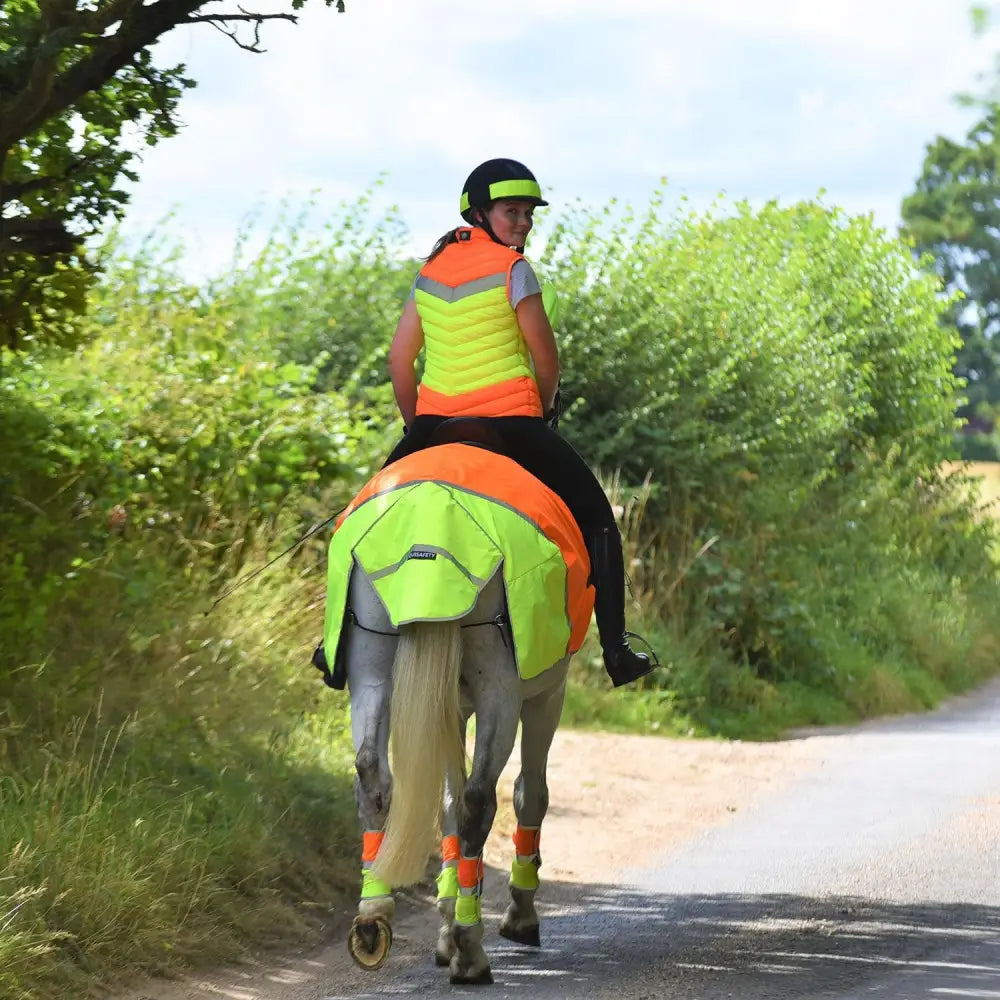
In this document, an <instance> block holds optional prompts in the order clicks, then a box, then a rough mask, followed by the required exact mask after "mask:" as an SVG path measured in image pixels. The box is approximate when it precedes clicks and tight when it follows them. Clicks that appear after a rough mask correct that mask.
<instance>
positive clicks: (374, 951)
mask: <svg viewBox="0 0 1000 1000" xmlns="http://www.w3.org/2000/svg"><path fill="white" fill-rule="evenodd" d="M391 947H392V928H391V927H390V926H389V921H388V920H386V919H385V917H374V918H372V917H355V918H354V923H353V924H351V930H350V933H349V934H348V935H347V950H348V951H349V952H350V953H351V958H353V959H354V961H355V962H356V963H357V964H358V965H360V966H361V968H362V969H364V970H365V971H366V972H374V971H375V970H376V969H381V968H382V966H383V965H384V964H385V960H386V959H387V958H388V957H389V949H390V948H391Z"/></svg>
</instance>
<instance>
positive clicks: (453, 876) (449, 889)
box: [437, 865, 458, 899]
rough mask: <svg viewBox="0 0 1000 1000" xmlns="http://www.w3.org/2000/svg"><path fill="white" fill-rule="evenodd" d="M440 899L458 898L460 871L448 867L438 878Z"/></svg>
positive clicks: (452, 866)
mask: <svg viewBox="0 0 1000 1000" xmlns="http://www.w3.org/2000/svg"><path fill="white" fill-rule="evenodd" d="M437 889H438V894H437V898H438V899H455V897H456V896H458V869H457V868H456V867H455V866H454V865H447V866H446V867H444V868H442V869H441V874H440V875H438V877H437Z"/></svg>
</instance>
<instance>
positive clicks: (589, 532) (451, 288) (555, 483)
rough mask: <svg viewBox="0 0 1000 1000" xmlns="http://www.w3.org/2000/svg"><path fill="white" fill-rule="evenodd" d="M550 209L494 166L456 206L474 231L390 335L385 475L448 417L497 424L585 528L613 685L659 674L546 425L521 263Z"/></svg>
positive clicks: (573, 468)
mask: <svg viewBox="0 0 1000 1000" xmlns="http://www.w3.org/2000/svg"><path fill="white" fill-rule="evenodd" d="M547 204H548V202H547V201H544V200H543V199H542V192H541V189H540V188H539V185H538V182H537V181H536V180H535V177H534V175H533V174H532V173H531V171H530V170H528V168H527V167H526V166H524V164H522V163H518V162H517V161H516V160H507V159H496V160H487V161H486V162H485V163H482V164H480V165H479V166H478V167H476V169H475V170H473V171H472V173H471V174H470V175H469V178H468V180H467V181H466V182H465V189H464V191H463V192H462V199H461V205H460V210H461V213H462V218H463V219H464V220H465V221H466V222H467V223H468V226H465V227H460V228H458V229H454V230H451V231H449V232H447V233H445V235H444V236H442V237H441V239H439V240H438V242H437V243H436V244H435V246H434V249H433V250H432V251H431V254H430V256H429V257H428V258H427V261H426V263H425V265H424V267H423V268H421V270H420V273H419V274H418V275H417V278H416V280H415V282H414V285H413V293H412V294H411V296H410V299H409V301H408V302H407V303H406V306H405V308H404V309H403V313H402V316H400V319H399V324H398V325H397V327H396V332H395V335H394V337H393V341H392V347H391V349H390V351H389V372H390V375H391V377H392V386H393V390H394V392H395V395H396V403H397V404H398V406H399V410H400V413H401V414H402V417H403V423H404V424H405V425H406V429H407V430H406V435H405V437H404V438H403V440H402V441H400V443H399V444H398V445H397V446H396V448H395V449H394V450H393V452H392V454H391V455H390V456H389V458H388V460H387V461H386V465H389V464H390V463H391V462H394V461H396V460H397V459H399V458H401V457H402V456H403V455H408V454H410V453H411V452H414V451H417V450H418V449H420V448H424V447H426V446H427V445H428V444H429V443H430V440H431V436H432V434H433V432H434V431H435V429H436V428H437V427H438V425H439V424H441V423H442V422H443V421H445V420H447V419H449V418H451V417H489V418H491V420H490V425H491V427H493V428H495V429H496V431H497V432H498V434H499V436H500V438H501V439H502V441H503V447H504V451H505V452H506V454H508V455H509V456H510V457H511V458H512V459H514V461H516V462H517V463H518V464H519V465H521V466H522V467H523V468H525V469H527V470H528V471H529V472H530V473H531V474H532V475H534V476H535V477H536V478H537V479H540V480H541V481H542V482H543V483H545V485H546V486H548V487H549V489H551V490H552V491H553V492H555V493H557V494H558V495H559V496H560V497H561V498H562V499H563V501H564V502H565V503H566V506H567V507H569V509H570V511H571V512H572V514H573V516H574V517H575V518H576V521H577V523H578V524H579V526H580V531H581V533H582V534H583V538H584V541H585V542H586V544H587V551H588V553H589V554H590V563H591V580H592V582H593V584H594V589H595V606H594V610H595V613H596V616H597V629H598V633H599V634H600V639H601V648H602V649H603V651H604V664H605V668H606V670H607V672H608V675H609V676H610V677H611V680H612V682H613V683H614V685H615V687H618V686H620V685H622V684H628V683H629V682H631V681H634V680H636V679H637V678H639V677H642V676H643V675H644V674H647V673H649V671H650V670H652V669H653V667H654V666H656V665H657V664H656V663H655V662H650V659H649V657H648V656H647V655H646V654H644V653H636V652H634V651H633V650H632V648H631V647H630V646H629V642H628V633H627V632H626V631H625V566H624V561H623V559H622V548H621V536H620V534H619V532H618V526H617V525H616V523H615V518H614V513H613V512H612V510H611V505H610V504H609V503H608V498H607V497H606V496H605V494H604V490H603V489H602V487H601V484H600V483H599V482H598V480H597V479H596V477H595V476H594V475H593V473H592V472H591V471H590V468H589V467H588V466H587V464H586V462H584V461H583V459H582V458H580V456H579V455H578V454H577V453H576V452H575V451H574V450H573V448H572V447H571V446H570V445H569V444H568V443H567V442H566V441H564V440H563V438H562V437H560V436H559V434H558V433H557V432H556V431H555V430H554V429H553V427H552V426H550V425H549V423H548V422H547V421H546V419H545V416H546V414H548V415H549V419H550V420H552V422H553V424H554V422H555V421H554V416H556V414H555V413H554V409H553V408H554V405H555V401H556V393H557V390H558V387H559V354H558V349H557V347H556V341H555V336H554V335H553V333H552V326H551V324H550V322H549V317H548V315H547V313H546V309H545V305H544V304H543V296H542V288H541V286H540V284H539V282H538V278H537V277H536V276H535V273H534V271H533V270H532V268H531V265H530V264H529V263H528V262H527V261H526V260H525V259H524V257H523V256H522V254H523V252H524V244H525V241H526V240H527V237H528V234H529V233H530V232H531V227H532V216H533V213H534V210H535V208H536V207H537V206H539V205H547ZM421 350H425V352H426V353H425V359H424V373H423V378H422V379H421V381H420V383H419V385H418V384H417V377H416V372H415V364H416V360H417V356H418V355H419V353H420V351H421Z"/></svg>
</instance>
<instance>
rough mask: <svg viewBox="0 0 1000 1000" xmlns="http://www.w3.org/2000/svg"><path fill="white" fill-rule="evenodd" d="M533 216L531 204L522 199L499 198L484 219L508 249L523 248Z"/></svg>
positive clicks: (533, 206) (533, 209)
mask: <svg viewBox="0 0 1000 1000" xmlns="http://www.w3.org/2000/svg"><path fill="white" fill-rule="evenodd" d="M534 214H535V205H534V203H533V202H530V201H525V200H524V199H522V198H501V199H500V200H499V201H495V202H494V203H493V207H492V208H491V209H490V210H489V212H487V213H486V218H487V219H488V220H489V223H490V226H491V227H492V228H493V232H494V233H496V236H497V239H498V240H499V241H500V242H501V243H503V244H505V245H506V246H509V247H523V246H524V243H525V240H527V238H528V233H530V232H531V226H532V217H533V216H534Z"/></svg>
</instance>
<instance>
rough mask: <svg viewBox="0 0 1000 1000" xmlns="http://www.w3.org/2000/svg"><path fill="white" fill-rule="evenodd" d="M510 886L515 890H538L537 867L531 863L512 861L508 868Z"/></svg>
mask: <svg viewBox="0 0 1000 1000" xmlns="http://www.w3.org/2000/svg"><path fill="white" fill-rule="evenodd" d="M510 884H511V885H512V886H514V887H515V888H516V889H537V888H538V865H537V864H535V862H533V861H518V860H517V858H515V859H514V860H513V862H512V863H511V866H510Z"/></svg>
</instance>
